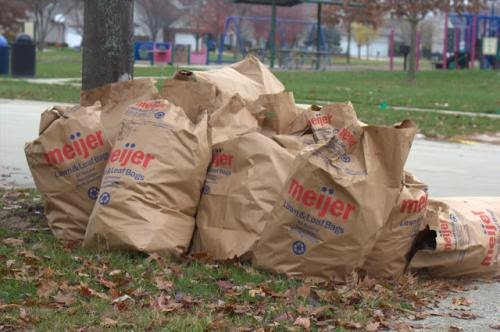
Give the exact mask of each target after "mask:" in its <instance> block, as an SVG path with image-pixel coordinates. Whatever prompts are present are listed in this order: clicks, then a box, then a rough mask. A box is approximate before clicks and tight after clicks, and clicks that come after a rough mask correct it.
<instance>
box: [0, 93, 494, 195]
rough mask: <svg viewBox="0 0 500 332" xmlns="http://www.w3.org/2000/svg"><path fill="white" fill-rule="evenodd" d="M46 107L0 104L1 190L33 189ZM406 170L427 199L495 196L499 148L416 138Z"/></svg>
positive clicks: (12, 102) (44, 104)
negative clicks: (33, 144)
mask: <svg viewBox="0 0 500 332" xmlns="http://www.w3.org/2000/svg"><path fill="white" fill-rule="evenodd" d="M53 105H54V104H53V103H51V102H39V101H24V100H7V99H0V186H4V187H5V186H19V187H30V186H33V180H32V178H31V175H30V172H29V169H28V165H27V164H26V158H25V156H24V143H25V142H27V141H30V140H32V139H34V138H36V137H37V134H38V122H39V120H40V114H41V113H42V112H43V111H44V110H45V109H46V108H48V107H51V106H53ZM406 169H407V170H409V171H411V172H412V173H414V174H415V175H416V176H417V177H418V178H420V179H421V180H422V181H423V182H425V183H427V184H428V185H429V192H430V196H432V197H443V196H500V146H499V145H492V144H482V143H476V144H472V145H469V144H459V143H448V142H436V141H429V140H426V139H422V138H417V139H416V140H415V142H414V144H413V148H412V151H411V153H410V156H409V159H408V162H407V166H406Z"/></svg>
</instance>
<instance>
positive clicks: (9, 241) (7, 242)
mask: <svg viewBox="0 0 500 332" xmlns="http://www.w3.org/2000/svg"><path fill="white" fill-rule="evenodd" d="M2 243H3V244H5V245H8V246H10V245H11V246H20V245H22V244H23V243H24V241H23V240H22V239H14V238H11V237H9V238H6V239H4V240H2Z"/></svg>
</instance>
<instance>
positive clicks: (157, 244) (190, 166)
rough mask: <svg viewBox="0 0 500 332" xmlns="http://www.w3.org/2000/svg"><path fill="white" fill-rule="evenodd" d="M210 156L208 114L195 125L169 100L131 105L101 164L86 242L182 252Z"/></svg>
mask: <svg viewBox="0 0 500 332" xmlns="http://www.w3.org/2000/svg"><path fill="white" fill-rule="evenodd" d="M209 162H210V148H209V145H208V139H207V116H206V113H205V116H204V117H203V118H202V119H201V120H200V122H199V123H198V124H196V125H194V124H193V123H192V122H191V120H189V118H188V117H187V116H186V115H185V114H184V112H183V111H182V109H181V108H179V107H177V106H175V105H173V104H170V103H169V102H168V101H166V100H153V101H147V102H139V103H137V104H135V105H132V106H130V107H129V108H128V110H127V111H126V113H125V115H124V117H123V121H122V125H121V129H120V134H119V135H118V137H117V140H116V143H115V144H114V147H113V149H112V151H111V152H110V157H109V161H108V163H107V165H106V169H105V170H104V178H103V181H102V184H101V192H100V195H99V198H98V203H97V204H96V205H95V208H94V210H93V211H92V215H91V217H90V220H89V225H88V227H87V233H86V234H85V241H84V245H85V246H95V247H99V248H104V249H111V248H113V249H133V250H139V251H143V252H147V253H152V252H160V253H171V254H181V253H183V252H186V251H187V249H188V247H189V244H190V241H191V238H192V235H193V230H194V225H195V221H194V215H195V213H196V208H197V206H198V202H199V199H200V194H201V188H202V186H203V182H204V179H205V174H206V171H207V167H208V164H209Z"/></svg>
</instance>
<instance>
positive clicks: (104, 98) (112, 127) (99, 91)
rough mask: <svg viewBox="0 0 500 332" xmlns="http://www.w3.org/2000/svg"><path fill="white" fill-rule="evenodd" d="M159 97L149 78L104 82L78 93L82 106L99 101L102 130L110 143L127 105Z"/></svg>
mask: <svg viewBox="0 0 500 332" xmlns="http://www.w3.org/2000/svg"><path fill="white" fill-rule="evenodd" d="M158 97H159V93H158V89H156V86H155V81H154V80H153V79H150V78H143V79H136V80H130V81H123V82H118V83H111V84H106V85H103V86H101V87H98V88H95V89H90V90H84V91H82V92H81V93H80V104H81V105H82V106H89V105H93V104H94V103H95V102H97V101H99V102H100V103H101V105H102V107H101V112H102V114H101V121H102V125H103V126H104V132H105V133H106V136H107V137H108V138H109V140H110V142H111V144H114V142H115V140H116V136H117V135H118V132H119V130H120V123H121V119H122V116H123V113H125V111H126V110H127V106H128V105H131V104H135V103H137V102H139V101H142V100H152V99H156V98H158Z"/></svg>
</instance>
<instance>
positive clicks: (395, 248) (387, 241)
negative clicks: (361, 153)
mask: <svg viewBox="0 0 500 332" xmlns="http://www.w3.org/2000/svg"><path fill="white" fill-rule="evenodd" d="M426 208H427V185H425V184H423V183H422V182H420V181H419V180H418V179H417V178H415V177H414V176H413V175H412V174H410V173H408V172H405V176H404V183H403V188H402V190H401V193H400V195H399V198H398V201H397V204H396V206H394V207H393V209H392V211H391V214H390V215H389V220H388V222H387V223H386V224H385V225H384V227H383V228H382V230H381V231H380V234H379V235H378V236H377V242H376V243H375V246H374V247H373V249H372V250H371V252H370V254H369V255H368V257H367V259H366V261H365V264H364V266H363V269H364V270H366V271H367V272H368V274H370V275H371V276H374V277H377V278H393V277H398V276H400V275H401V274H403V272H404V270H405V268H406V266H407V264H408V258H407V255H408V252H409V251H410V248H411V246H412V244H413V241H414V239H415V237H416V235H417V234H418V232H419V231H420V230H421V229H423V227H425V224H424V222H423V219H424V214H425V211H426Z"/></svg>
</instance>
